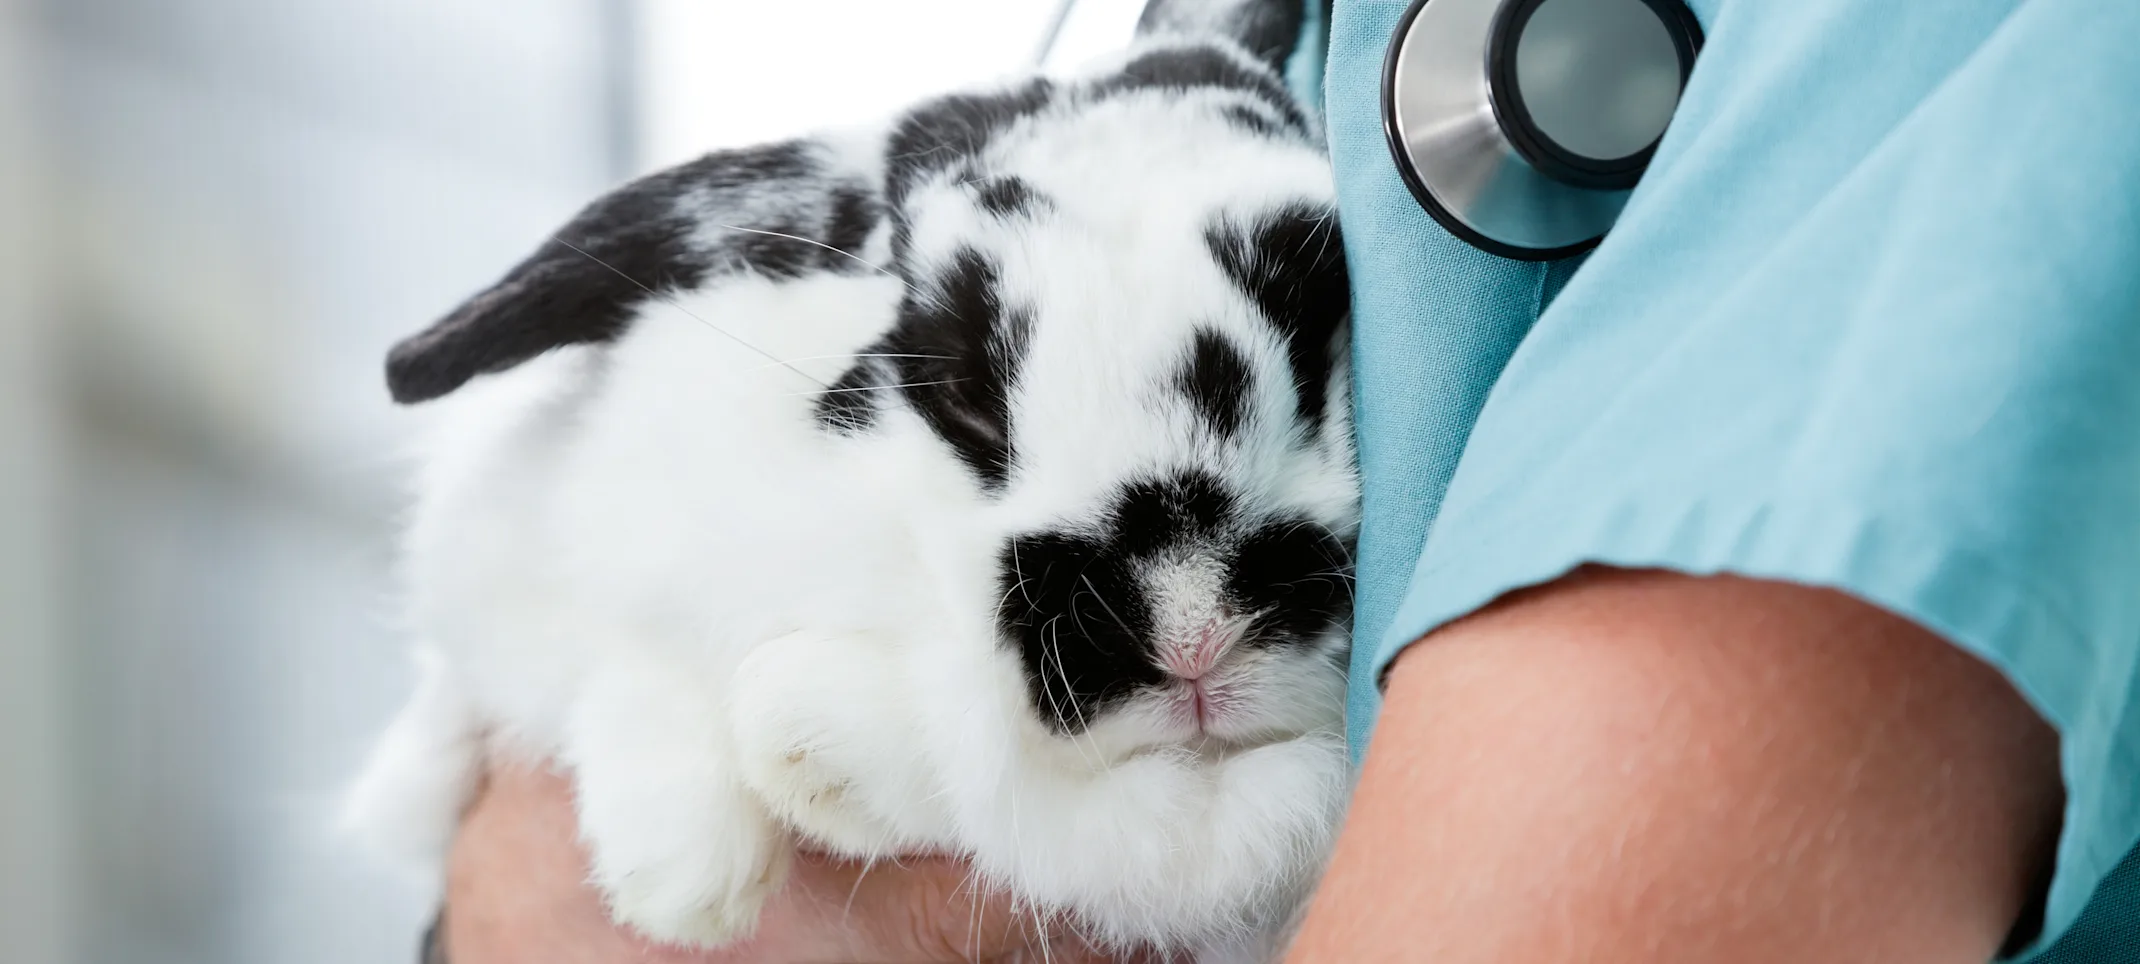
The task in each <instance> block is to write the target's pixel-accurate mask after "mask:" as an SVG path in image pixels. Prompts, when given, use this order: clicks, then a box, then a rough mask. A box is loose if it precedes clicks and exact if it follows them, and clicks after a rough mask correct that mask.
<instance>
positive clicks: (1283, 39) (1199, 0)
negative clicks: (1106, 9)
mask: <svg viewBox="0 0 2140 964" xmlns="http://www.w3.org/2000/svg"><path fill="white" fill-rule="evenodd" d="M1306 15H1307V7H1306V4H1304V3H1303V2H1302V0H1150V2H1148V3H1146V4H1145V5H1144V13H1143V15H1142V16H1140V17H1138V18H1137V33H1138V35H1139V36H1142V35H1145V34H1160V33H1171V34H1181V35H1186V36H1191V37H1207V36H1213V35H1217V36H1219V37H1223V38H1225V39H1227V40H1231V41H1233V42H1234V43H1237V44H1240V45H1241V46H1242V47H1244V48H1246V49H1247V50H1248V52H1249V53H1252V54H1254V55H1256V58H1257V59H1259V60H1262V61H1263V62H1264V63H1267V64H1269V65H1271V66H1272V67H1275V68H1278V69H1279V70H1284V69H1285V61H1286V58H1287V57H1288V56H1290V55H1291V54H1292V53H1293V48H1294V46H1295V45H1296V44H1298V43H1299V42H1300V29H1301V22H1302V20H1303V19H1304V18H1305V17H1306Z"/></svg>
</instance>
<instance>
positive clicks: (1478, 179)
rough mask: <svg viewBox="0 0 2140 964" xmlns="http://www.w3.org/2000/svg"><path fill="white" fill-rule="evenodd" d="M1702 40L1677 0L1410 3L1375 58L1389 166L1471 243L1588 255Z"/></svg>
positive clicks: (1646, 155)
mask: <svg viewBox="0 0 2140 964" xmlns="http://www.w3.org/2000/svg"><path fill="white" fill-rule="evenodd" d="M1701 43H1702V34H1701V25H1700V24H1699V23H1697V22H1696V21H1695V19H1694V14H1693V13H1692V12H1690V11H1688V9H1687V8H1686V6H1685V4H1684V3H1682V2H1681V0H1414V2H1413V4H1412V6H1411V8H1410V9H1408V10H1406V11H1405V14H1404V18H1403V19H1402V20H1401V21H1399V23H1398V26H1397V33H1396V35H1395V36H1394V37H1392V38H1391V39H1390V48H1389V55H1388V59H1387V61H1386V63H1385V64H1384V67H1383V79H1382V124H1383V129H1384V131H1385V132H1386V133H1387V134H1388V136H1389V145H1390V152H1391V154H1393V155H1394V156H1395V158H1396V161H1397V170H1398V173H1399V174H1401V175H1402V176H1403V177H1404V182H1405V185H1406V186H1407V187H1409V188H1411V190H1412V194H1413V196H1414V197H1417V198H1418V199H1419V203H1420V205H1421V206H1423V207H1425V208H1426V209H1427V213H1429V214H1431V215H1433V216H1434V219H1435V220H1436V221H1439V222H1441V224H1442V226H1443V227H1445V228H1448V229H1449V231H1450V232H1451V233H1454V234H1455V235H1456V236H1457V237H1460V238H1462V239H1464V240H1465V241H1467V242H1470V243H1471V244H1473V245H1475V246H1477V247H1479V248H1480V249H1483V250H1485V251H1488V252H1491V253H1493V254H1498V255H1501V256H1503V257H1509V258H1521V259H1524V260H1529V261H1543V260H1549V259H1553V258H1560V257H1566V256H1568V255H1571V254H1576V253H1578V252H1581V251H1584V250H1586V249H1588V248H1590V247H1591V246H1593V245H1595V244H1597V243H1598V240H1599V239H1601V238H1603V237H1604V236H1605V232H1606V231H1607V230H1609V229H1611V227H1612V224H1613V221H1615V220H1616V219H1618V218H1619V216H1620V208H1621V207H1622V206H1623V205H1625V204H1626V203H1627V196H1628V193H1629V192H1630V191H1631V190H1632V189H1633V188H1634V186H1635V182H1636V181H1638V180H1640V179H1641V177H1642V172H1643V170H1644V169H1646V168H1647V167H1648V166H1649V162H1650V156H1651V155H1652V154H1654V153H1655V152H1656V150H1657V141H1658V140H1659V139H1660V138H1662V137H1663V136H1664V131H1665V127H1666V126H1667V125H1668V124H1670V123H1671V120H1672V112H1673V111H1674V110H1675V109H1676V108H1677V107H1678V106H1679V95H1680V92H1681V91H1682V90H1683V89H1684V88H1685V87H1686V83H1687V77H1688V75H1689V74H1690V73H1691V72H1692V71H1693V69H1694V57H1695V54H1696V53H1698V52H1699V51H1700V49H1701Z"/></svg>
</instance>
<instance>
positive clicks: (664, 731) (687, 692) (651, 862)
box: [563, 664, 789, 946]
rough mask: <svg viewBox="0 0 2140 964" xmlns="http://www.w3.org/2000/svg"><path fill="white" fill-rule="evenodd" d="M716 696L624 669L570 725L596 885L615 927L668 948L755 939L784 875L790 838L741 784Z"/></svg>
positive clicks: (656, 670) (568, 746) (604, 682)
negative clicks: (627, 928) (761, 917)
mask: <svg viewBox="0 0 2140 964" xmlns="http://www.w3.org/2000/svg"><path fill="white" fill-rule="evenodd" d="M714 696H715V692H714V691H713V690H711V689H710V688H707V687H703V686H700V685H698V684H697V681H695V680H694V679H692V678H691V677H690V676H689V675H688V674H684V673H679V672H674V671H664V670H663V668H661V667H651V668H650V667H640V666H634V665H629V664H624V665H618V666H615V667H611V668H610V669H609V670H608V671H606V672H604V673H601V674H598V675H597V676H596V677H595V678H594V679H592V680H591V681H590V682H589V684H588V687H587V690H586V691H585V693H584V694H583V695H582V697H581V702H580V704H579V705H578V706H577V707H576V708H575V712H574V714H573V716H572V717H571V719H570V720H569V722H568V725H567V730H566V742H565V747H564V754H563V759H564V762H566V763H567V764H569V765H570V766H571V768H572V775H573V782H574V783H575V784H576V785H577V789H578V795H577V797H578V800H577V802H578V809H579V821H580V837H581V839H582V840H583V841H585V843H586V844H587V850H588V855H589V858H590V860H589V862H590V864H591V865H592V871H593V877H594V882H595V884H596V885H597V886H599V887H600V888H601V890H602V892H603V894H604V895H605V896H607V897H608V898H609V906H610V913H611V915H612V916H614V917H615V918H616V919H617V921H618V922H619V923H622V924H626V925H629V926H630V927H632V928H633V929H634V930H637V931H639V932H640V933H642V934H644V935H646V936H647V937H650V938H653V939H654V940H657V941H661V942H664V943H671V944H682V945H687V946H710V945H716V944H724V943H728V942H730V941H734V940H739V939H741V938H744V937H747V936H749V935H750V932H751V929H752V928H753V927H754V926H755V925H756V923H757V919H758V911H759V909H760V908H761V907H763V906H764V904H765V901H766V898H767V897H770V896H771V895H772V893H773V891H774V890H776V889H778V888H779V886H780V884H781V881H782V880H783V878H784V877H785V874H786V870H787V860H788V851H789V843H788V838H787V835H786V834H785V833H784V832H782V830H781V829H780V827H779V825H778V824H776V823H775V822H774V821H773V819H772V817H771V816H770V815H768V814H767V813H766V812H765V808H764V807H762V806H760V805H759V803H758V802H757V800H755V799H753V798H752V797H751V795H750V793H749V792H748V791H746V790H745V789H744V787H743V785H742V784H741V783H740V782H738V781H737V780H736V774H735V765H734V763H733V761H732V759H731V757H732V754H731V752H730V751H729V749H728V745H727V741H725V740H724V739H722V738H721V729H722V721H721V720H720V718H719V715H718V713H717V712H716V711H715V710H714V709H713V707H712V703H713V700H714Z"/></svg>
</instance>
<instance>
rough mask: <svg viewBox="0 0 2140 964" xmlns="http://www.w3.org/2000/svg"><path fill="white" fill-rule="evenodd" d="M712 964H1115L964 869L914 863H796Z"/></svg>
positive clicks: (809, 859)
mask: <svg viewBox="0 0 2140 964" xmlns="http://www.w3.org/2000/svg"><path fill="white" fill-rule="evenodd" d="M709 960H710V961H715V962H719V964H771V962H776V961H777V962H779V964H953V962H960V964H962V962H990V964H1011V962H1018V961H1025V960H1033V961H1043V960H1045V961H1049V962H1053V964H1104V962H1109V961H1113V960H1115V958H1113V957H1110V956H1108V955H1105V954H1101V953H1099V952H1098V951H1096V950H1094V949H1092V948H1090V947H1089V946H1087V945H1086V944H1085V942H1083V941H1082V940H1079V939H1078V938H1076V937H1075V936H1072V935H1068V934H1065V933H1063V932H1062V929H1061V928H1058V927H1053V926H1050V925H1049V924H1048V923H1047V922H1045V921H1044V920H1042V919H1041V918H1040V917H1038V916H1037V915H1035V914H1033V913H1032V912H1031V911H1028V910H1024V909H1021V908H1019V907H1017V906H1016V905H1015V902H1013V901H1012V900H1011V899H1010V898H1009V897H1008V896H1007V895H1005V894H1003V893H1001V892H995V891H991V890H989V889H987V888H983V887H979V886H977V885H976V884H975V883H974V882H973V880H972V878H971V875H970V873H969V872H968V870H967V868H966V866H965V865H964V864H963V863H960V862H958V861H953V860H947V859H942V858H916V859H907V860H901V861H898V862H881V863H877V864H874V865H864V864H858V863H855V862H852V861H844V860H835V859H831V858H826V857H822V856H817V855H812V854H801V855H798V856H797V857H796V859H795V861H794V863H793V864H792V866H791V868H790V871H789V879H788V884H787V886H786V888H784V889H783V890H782V891H781V893H780V894H778V895H776V896H775V897H774V898H773V900H772V902H771V903H769V904H768V905H767V907H766V910H765V915H764V916H763V917H762V918H761V919H760V921H759V925H758V932H757V933H756V934H755V935H754V936H753V937H752V938H751V940H749V941H747V942H745V943H743V944H741V945H738V946H736V947H734V948H729V949H726V950H723V951H721V952H719V953H717V954H715V955H712V956H711V957H710V958H709Z"/></svg>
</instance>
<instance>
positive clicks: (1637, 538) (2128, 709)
mask: <svg viewBox="0 0 2140 964" xmlns="http://www.w3.org/2000/svg"><path fill="white" fill-rule="evenodd" d="M1313 5H1314V4H1312V3H1311V6H1313ZM1691 5H1692V6H1693V7H1694V9H1695V12H1696V14H1697V15H1698V16H1699V17H1700V19H1701V21H1702V23H1703V24H1704V26H1705V28H1706V30H1707V33H1708V43H1707V46H1706V47H1705V48H1704V50H1703V52H1702V55H1701V59H1700V63H1699V65H1698V67H1697V68H1696V70H1695V73H1694V76H1693V79H1692V80H1691V82H1690V86H1689V87H1688V89H1687V92H1686V97H1685V99H1684V101H1683V102H1682V105H1681V107H1680V109H1679V113H1678V116H1677V118H1676V119H1675V121H1674V123H1673V125H1672V128H1671V131H1670V133H1669V134H1667V135H1666V137H1665V140H1664V142H1663V144H1662V145H1661V147H1660V149H1659V150H1658V152H1657V156H1656V161H1655V163H1654V164H1653V165H1652V166H1651V168H1650V170H1649V173H1648V174H1647V176H1646V177H1645V178H1644V179H1643V181H1642V185H1641V187H1640V188H1639V189H1638V190H1637V191H1636V193H1635V196H1634V198H1633V200H1632V201H1631V202H1630V203H1629V204H1628V206H1627V209H1626V213H1625V214H1624V216H1623V217H1622V218H1621V220H1620V222H1619V225H1618V226H1617V227H1616V228H1614V230H1613V232H1612V234H1611V236H1610V237H1609V238H1608V239H1607V241H1606V242H1605V244H1604V245H1603V246H1602V247H1600V248H1599V249H1598V250H1597V251H1596V252H1595V253H1594V254H1593V255H1592V256H1591V257H1590V258H1589V259H1588V261H1587V263H1586V264H1583V265H1581V269H1580V271H1577V270H1575V269H1576V267H1577V266H1576V265H1575V264H1574V263H1561V264H1557V265H1533V264H1523V263H1518V262H1514V261H1507V260H1502V259H1499V258H1495V257H1492V256H1490V255H1486V254H1483V253H1480V252H1479V251H1476V250H1473V249H1472V248H1470V247H1468V246H1466V245H1465V244H1463V243H1462V242H1460V241H1458V240H1457V239H1455V238H1453V237H1451V236H1450V235H1449V234H1447V233H1446V232H1444V231H1443V230H1442V229H1441V228H1440V227H1438V226H1437V225H1436V224H1435V223H1434V222H1433V221H1432V220H1430V219H1429V218H1428V217H1427V215H1426V214H1425V213H1423V212H1422V211H1421V210H1420V208H1419V206H1418V205H1417V204H1416V203H1415V202H1414V201H1413V199H1412V197H1411V196H1410V195H1409V194H1408V193H1407V192H1406V190H1405V188H1404V186H1403V185H1402V184H1401V183H1400V182H1399V180H1398V177H1397V173H1396V171H1395V169H1394V167H1393V165H1392V162H1391V160H1390V156H1389V151H1388V148H1387V147H1386V146H1385V144H1384V140H1383V133H1382V123H1381V116H1380V104H1379V97H1380V85H1381V74H1382V61H1383V54H1384V50H1385V47H1386V46H1387V44H1388V42H1389V38H1390V34H1391V31H1392V30H1393V29H1394V28H1395V26H1396V23H1397V20H1398V17H1399V15H1400V14H1401V13H1402V12H1403V10H1404V7H1405V4H1404V2H1403V0H1339V2H1338V3H1337V9H1336V13H1335V16H1334V17H1333V22H1332V23H1331V24H1330V25H1329V40H1330V44H1329V49H1328V63H1327V67H1326V73H1325V87H1324V92H1325V97H1326V103H1327V109H1328V110H1327V112H1328V117H1327V121H1328V127H1329V135H1330V143H1331V148H1332V151H1333V155H1334V158H1335V161H1336V165H1337V171H1338V187H1339V190H1338V193H1339V200H1340V207H1341V214H1342V217H1343V223H1344V230H1345V239H1346V250H1347V254H1348V256H1349V257H1350V260H1351V262H1352V276H1353V282H1354V286H1355V291H1354V295H1353V298H1354V326H1355V330H1354V371H1355V373H1356V377H1357V383H1358V384H1357V390H1358V398H1357V402H1358V408H1359V436H1360V461H1361V467H1362V471H1363V474H1364V478H1365V498H1366V502H1365V525H1364V528H1363V531H1362V534H1361V538H1360V547H1359V600H1358V613H1357V626H1356V629H1357V633H1356V646H1355V653H1354V664H1353V687H1352V694H1353V695H1352V705H1351V722H1352V726H1353V737H1354V741H1355V745H1356V746H1358V745H1360V744H1361V743H1363V742H1364V740H1365V739H1366V735H1367V733H1368V730H1369V728H1370V727H1371V725H1372V721H1373V719H1374V715H1375V710H1376V704H1377V691H1376V687H1375V685H1374V682H1375V677H1376V674H1377V673H1378V672H1379V671H1380V670H1381V669H1382V667H1384V666H1386V665H1387V664H1388V663H1389V661H1390V659H1391V658H1392V657H1393V656H1394V655H1395V654H1396V652H1397V651H1398V650H1400V649H1402V648H1403V647H1404V646H1405V645H1406V644H1407V643H1409V642H1410V641H1412V640H1414V639H1417V638H1418V637H1419V636H1420V635H1421V634H1423V633H1425V632H1426V631H1428V630H1430V629H1432V628H1434V627H1435V626H1438V625H1440V624H1442V623H1445V622H1447V621H1449V620H1451V619H1454V618H1456V617H1458V616H1461V615H1463V614H1464V613H1466V612H1468V611H1470V610H1472V609H1475V608H1477V607H1478V606H1480V605H1482V604H1484V603H1486V602H1488V601H1489V600H1492V599H1493V598H1494V597H1496V596H1498V595H1500V594H1502V593H1504V592H1507V591H1509V590H1511V589H1514V588H1517V587H1521V586H1526V585H1531V584H1535V583H1539V582H1543V581H1548V580H1551V579H1553V578H1554V577H1556V576H1558V575H1559V574H1561V573H1563V572H1566V571H1567V570H1569V569H1570V568H1572V567H1574V566H1576V565H1578V564H1580V563H1583V562H1586V561H1597V562H1604V563H1611V564H1617V565H1623V566H1657V567H1666V568H1672V569H1678V570H1684V571H1689V572H1697V573H1712V572H1724V571H1728V572H1736V573H1744V574H1748V575H1754V576H1761V577H1769V578H1776V579H1785V580H1791V581H1795V582H1802V583H1811V584H1816V585H1823V586H1835V587H1840V588H1842V589H1845V590H1848V591H1849V592H1851V593H1853V594H1855V595H1858V596H1860V597H1863V598H1865V599H1868V600H1871V601H1873V602H1875V603H1877V604H1879V605H1881V606H1883V607H1886V608H1888V609H1890V610H1893V611H1895V612H1898V613H1901V614H1903V615H1906V616H1908V617H1910V618H1912V619H1914V620H1916V621H1918V622H1919V623H1921V624H1923V625H1925V626H1927V627H1930V628H1932V629H1934V630H1936V631H1938V632H1939V633H1941V634H1942V635H1944V636H1945V637H1946V638H1948V639H1949V640H1951V641H1953V643H1954V644H1955V645H1958V646H1961V647H1963V648H1964V649H1967V650H1968V651H1970V652H1972V653H1975V654H1977V655H1978V656H1980V657H1982V658H1984V659H1985V660H1987V661H1988V662H1990V663H1991V664H1992V665H1994V666H1996V667H1998V668H1999V669H2001V670H2002V671H2004V672H2005V673H2006V674H2007V675H2008V676H2009V677H2010V678H2011V679H2012V680H2013V681H2014V683H2015V684H2016V685H2017V686H2018V688H2019V689H2020V690H2021V692H2022V693H2024V694H2025V695H2026V696H2027V698H2028V699H2029V700H2030V701H2032V702H2033V703H2034V704H2035V706H2036V707H2037V708H2038V709H2039V710H2040V711H2041V712H2042V713H2043V715H2044V716H2045V717H2046V718H2047V719H2048V720H2050V721H2051V723H2052V724H2053V725H2055V726H2056V727H2057V728H2058V730H2059V732H2060V734H2061V736H2062V749H2061V755H2062V762H2063V765H2064V773H2065V780H2066V787H2067V794H2068V796H2067V804H2066V812H2065V825H2064V836H2063V839H2062V840H2061V841H2060V845H2059V850H2058V871H2057V876H2056V879H2055V880H2054V882H2053V883H2052V885H2051V889H2050V892H2049V899H2048V906H2047V911H2046V921H2045V926H2044V930H2043V935H2044V936H2043V939H2042V940H2039V941H2038V942H2037V943H2036V944H2035V945H2034V946H2033V947H2031V948H2030V949H2029V950H2028V951H2027V952H2026V953H2025V954H2024V955H2023V957H2024V958H2025V959H2033V960H2041V961H2052V962H2060V964H2081V962H2087V964H2111V962H2120V964H2123V962H2131V961H2140V858H2134V857H2131V856H2129V855H2130V854H2131V853H2132V852H2133V849H2134V842H2135V839H2136V838H2140V692H2136V680H2140V667H2136V663H2140V2H2135V0H1794V2H1788V3H1785V2H1776V0H1693V3H1692V4H1691ZM1295 68H1296V70H1298V69H1300V65H1299V63H1296V64H1295ZM1571 276H1572V277H1571ZM1563 283H1565V284H1566V288H1565V289H1564V290H1562V289H1561V285H1562V284H1563ZM1556 293H1557V297H1556ZM1549 302H1550V304H1551V308H1550V310H1547V309H1546V307H1545V306H1546V305H1547V304H1548V303H1549ZM2121 861H2122V867H2121ZM2084 908H2085V911H2084ZM2054 942H2055V943H2054Z"/></svg>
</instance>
